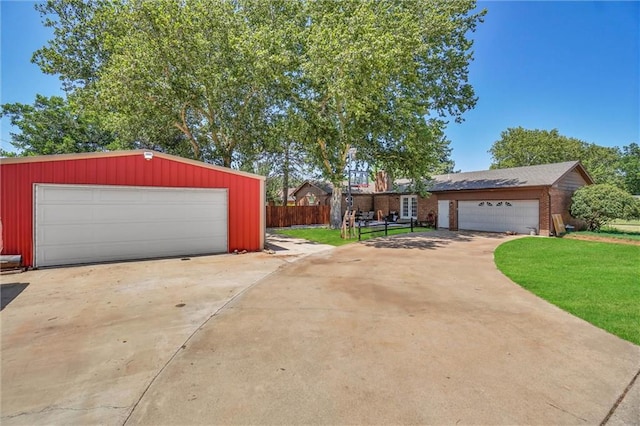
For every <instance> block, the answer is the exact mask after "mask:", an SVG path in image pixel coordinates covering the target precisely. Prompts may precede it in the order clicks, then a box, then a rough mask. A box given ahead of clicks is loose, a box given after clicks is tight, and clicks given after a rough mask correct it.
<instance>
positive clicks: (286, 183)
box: [282, 147, 289, 206]
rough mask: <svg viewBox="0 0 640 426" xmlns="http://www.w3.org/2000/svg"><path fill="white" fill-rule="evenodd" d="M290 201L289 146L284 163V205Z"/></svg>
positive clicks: (285, 152) (285, 151)
mask: <svg viewBox="0 0 640 426" xmlns="http://www.w3.org/2000/svg"><path fill="white" fill-rule="evenodd" d="M288 202H289V147H286V148H285V150H284V162H283V164H282V205H283V206H286V205H287V204H288Z"/></svg>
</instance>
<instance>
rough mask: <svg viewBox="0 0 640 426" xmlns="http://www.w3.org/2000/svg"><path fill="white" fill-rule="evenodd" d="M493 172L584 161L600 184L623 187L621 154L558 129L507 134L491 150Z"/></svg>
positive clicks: (508, 131)
mask: <svg viewBox="0 0 640 426" xmlns="http://www.w3.org/2000/svg"><path fill="white" fill-rule="evenodd" d="M489 153H490V154H491V157H492V164H491V168H492V169H504V168H508V167H521V166H535V165H538V164H548V163H560V162H564V161H577V160H579V161H581V162H582V164H583V165H584V166H585V168H586V169H587V171H588V172H589V174H590V175H591V177H592V178H593V179H594V180H595V182H596V183H610V184H613V185H616V186H621V185H622V178H621V174H620V172H619V170H618V167H619V160H620V150H619V149H618V148H616V147H604V146H599V145H596V144H592V143H587V142H584V141H582V140H580V139H576V138H572V137H567V136H563V135H561V134H560V133H559V132H558V130H557V129H553V130H550V131H549V130H538V129H533V130H531V129H524V128H522V127H514V128H509V129H507V130H505V131H503V132H502V133H501V135H500V139H499V140H497V141H495V142H494V143H493V145H492V146H491V149H490V150H489Z"/></svg>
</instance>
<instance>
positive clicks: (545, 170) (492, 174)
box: [343, 161, 593, 235]
mask: <svg viewBox="0 0 640 426" xmlns="http://www.w3.org/2000/svg"><path fill="white" fill-rule="evenodd" d="M592 183H593V180H592V179H591V177H590V176H589V174H588V173H587V171H586V170H585V169H584V167H583V166H582V164H580V162H578V161H570V162H564V163H555V164H543V165H538V166H528V167H515V168H510V169H496V170H485V171H478V172H467V173H451V174H446V175H437V176H434V177H433V179H432V181H431V182H430V183H429V184H428V190H429V192H430V194H429V195H428V196H427V197H421V196H420V195H417V194H415V193H414V192H411V191H410V190H409V189H408V182H407V181H401V180H400V181H396V185H395V187H396V188H395V189H393V190H388V191H382V192H376V191H374V190H373V189H372V190H371V191H370V192H367V190H366V189H365V190H361V191H359V192H356V193H354V194H353V201H354V208H355V209H356V210H361V211H371V210H373V211H375V212H380V213H381V214H382V215H383V216H387V215H388V214H389V213H390V212H397V213H398V215H399V218H400V220H410V219H414V220H417V221H419V222H427V221H428V219H430V218H432V217H434V216H435V217H436V220H437V225H438V227H439V228H445V229H451V230H458V229H461V230H477V231H494V232H505V231H514V232H517V233H530V232H535V233H536V234H540V235H550V234H552V232H553V222H552V220H551V215H552V214H560V215H562V218H563V221H564V223H565V224H571V225H574V226H576V228H580V227H581V226H582V223H580V222H579V221H577V220H576V219H574V218H572V217H571V215H570V214H569V208H570V206H571V197H572V195H573V193H574V192H575V191H576V190H577V189H578V188H580V187H582V186H584V185H590V184H592ZM345 209H346V203H344V202H343V213H344V210H345Z"/></svg>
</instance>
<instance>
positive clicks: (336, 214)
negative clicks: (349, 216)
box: [329, 183, 342, 229]
mask: <svg viewBox="0 0 640 426" xmlns="http://www.w3.org/2000/svg"><path fill="white" fill-rule="evenodd" d="M331 185H332V187H333V192H332V193H331V213H330V215H329V217H330V222H331V228H332V229H340V227H341V226H342V185H339V184H338V185H336V184H335V183H333V184H331Z"/></svg>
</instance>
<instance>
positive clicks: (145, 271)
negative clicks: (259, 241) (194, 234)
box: [0, 238, 332, 425]
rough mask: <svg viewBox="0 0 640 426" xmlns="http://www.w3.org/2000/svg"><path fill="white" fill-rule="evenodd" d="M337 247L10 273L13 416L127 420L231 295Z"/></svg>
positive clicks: (7, 354)
mask: <svg viewBox="0 0 640 426" xmlns="http://www.w3.org/2000/svg"><path fill="white" fill-rule="evenodd" d="M330 248H332V247H330V246H326V245H319V244H311V243H308V242H306V243H305V242H304V241H300V240H295V239H289V240H288V239H286V238H278V246H277V249H278V251H277V252H275V253H274V254H272V255H269V254H266V253H247V254H243V255H219V256H204V257H192V258H185V259H164V260H152V261H143V262H128V263H113V264H101V265H88V266H78V267H70V268H55V269H42V270H37V271H29V272H26V273H23V274H3V275H2V276H1V283H2V287H1V292H2V308H3V309H2V312H1V313H0V320H1V333H0V334H1V352H0V357H1V367H2V369H1V382H0V384H1V389H0V391H1V394H0V395H1V396H0V412H1V415H2V417H1V421H0V423H2V424H3V425H9V424H24V425H34V424H113V425H118V424H122V423H123V422H124V421H125V419H126V418H127V417H128V416H129V414H130V412H131V409H132V408H133V406H134V405H135V403H136V402H137V401H138V400H139V398H140V397H141V396H142V395H143V394H144V392H145V390H146V388H147V387H148V386H149V384H150V383H151V382H152V380H153V379H154V377H156V375H157V374H158V373H159V372H160V371H162V369H163V368H164V367H165V366H166V365H167V363H169V362H170V361H171V360H172V359H173V358H174V357H175V356H176V354H178V353H179V352H181V351H182V350H183V348H182V347H183V345H184V344H185V342H188V341H189V339H190V338H191V336H192V335H193V334H194V333H196V332H197V330H198V329H199V328H200V327H201V326H202V325H203V324H205V323H206V322H207V321H209V320H210V319H211V318H212V317H213V316H214V315H216V313H217V312H218V311H219V310H220V309H221V308H222V307H223V306H224V305H225V304H226V303H228V302H229V301H230V300H232V299H233V298H234V297H237V296H238V295H239V294H241V293H242V292H243V291H245V290H246V289H247V288H249V287H250V286H252V285H253V284H255V283H257V282H259V281H260V280H261V279H262V278H264V277H266V276H268V275H269V274H271V273H273V272H274V271H276V270H277V269H278V268H280V267H281V266H283V265H286V264H288V263H289V262H291V261H294V260H297V259H299V258H301V257H303V256H305V255H307V254H308V253H312V252H318V251H322V250H327V249H330Z"/></svg>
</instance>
